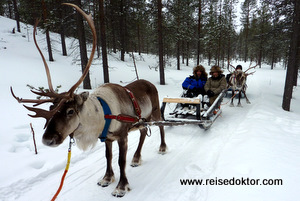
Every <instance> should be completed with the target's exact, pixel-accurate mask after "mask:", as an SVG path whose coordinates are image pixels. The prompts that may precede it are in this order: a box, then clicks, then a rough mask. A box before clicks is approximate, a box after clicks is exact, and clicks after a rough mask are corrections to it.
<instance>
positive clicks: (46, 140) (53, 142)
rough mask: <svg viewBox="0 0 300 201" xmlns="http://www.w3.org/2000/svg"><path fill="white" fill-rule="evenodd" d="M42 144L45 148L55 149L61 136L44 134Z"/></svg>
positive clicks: (59, 142)
mask: <svg viewBox="0 0 300 201" xmlns="http://www.w3.org/2000/svg"><path fill="white" fill-rule="evenodd" d="M42 142H43V144H44V145H46V146H50V147H57V146H58V145H59V144H61V136H60V135H59V134H58V133H53V134H49V133H44V136H43V140H42Z"/></svg>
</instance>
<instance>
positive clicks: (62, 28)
mask: <svg viewBox="0 0 300 201" xmlns="http://www.w3.org/2000/svg"><path fill="white" fill-rule="evenodd" d="M56 5H60V1H59V0H56ZM65 8H66V7H65V6H64V7H60V8H59V10H58V15H59V18H60V40H61V49H62V55H63V56H67V55H68V54H67V48H66V37H65V26H64V19H63V18H64V17H63V16H64V15H63V13H65V11H66V10H65ZM63 11H64V12H63Z"/></svg>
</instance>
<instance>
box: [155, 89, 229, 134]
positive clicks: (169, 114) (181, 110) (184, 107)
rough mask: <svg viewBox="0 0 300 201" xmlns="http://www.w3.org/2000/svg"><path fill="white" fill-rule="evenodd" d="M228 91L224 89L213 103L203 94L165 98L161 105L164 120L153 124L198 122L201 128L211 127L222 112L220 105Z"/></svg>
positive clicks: (170, 124) (173, 124)
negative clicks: (192, 96) (191, 96)
mask: <svg viewBox="0 0 300 201" xmlns="http://www.w3.org/2000/svg"><path fill="white" fill-rule="evenodd" d="M226 92H227V89H226V90H223V91H222V92H221V93H220V94H219V96H218V97H217V99H216V100H215V102H214V103H213V104H212V105H210V104H209V99H208V97H207V96H203V95H199V96H198V97H195V98H186V97H180V98H170V97H167V98H164V99H163V103H162V107H161V114H162V118H163V119H164V121H161V122H152V124H151V125H169V126H176V125H184V124H197V125H199V127H200V128H203V129H209V128H210V126H211V125H212V124H213V123H214V121H215V120H216V119H217V118H218V117H219V116H220V114H221V113H222V110H221V109H220V105H221V102H222V100H223V97H224V96H225V95H226ZM174 105H175V106H174Z"/></svg>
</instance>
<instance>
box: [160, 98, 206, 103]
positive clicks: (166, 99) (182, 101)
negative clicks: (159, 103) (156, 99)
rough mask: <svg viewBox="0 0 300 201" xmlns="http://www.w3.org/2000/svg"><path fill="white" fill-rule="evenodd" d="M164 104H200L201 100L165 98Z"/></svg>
mask: <svg viewBox="0 0 300 201" xmlns="http://www.w3.org/2000/svg"><path fill="white" fill-rule="evenodd" d="M163 102H164V103H183V104H200V103H201V100H200V99H199V98H169V97H168V98H164V99H163Z"/></svg>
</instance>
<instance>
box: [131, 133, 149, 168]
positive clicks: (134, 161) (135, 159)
mask: <svg viewBox="0 0 300 201" xmlns="http://www.w3.org/2000/svg"><path fill="white" fill-rule="evenodd" d="M140 133H141V135H140V142H139V145H138V148H137V150H136V151H135V154H134V156H133V158H132V161H131V166H132V167H137V166H140V165H141V162H142V160H141V151H142V147H143V144H144V141H145V138H146V135H147V128H142V129H140Z"/></svg>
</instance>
